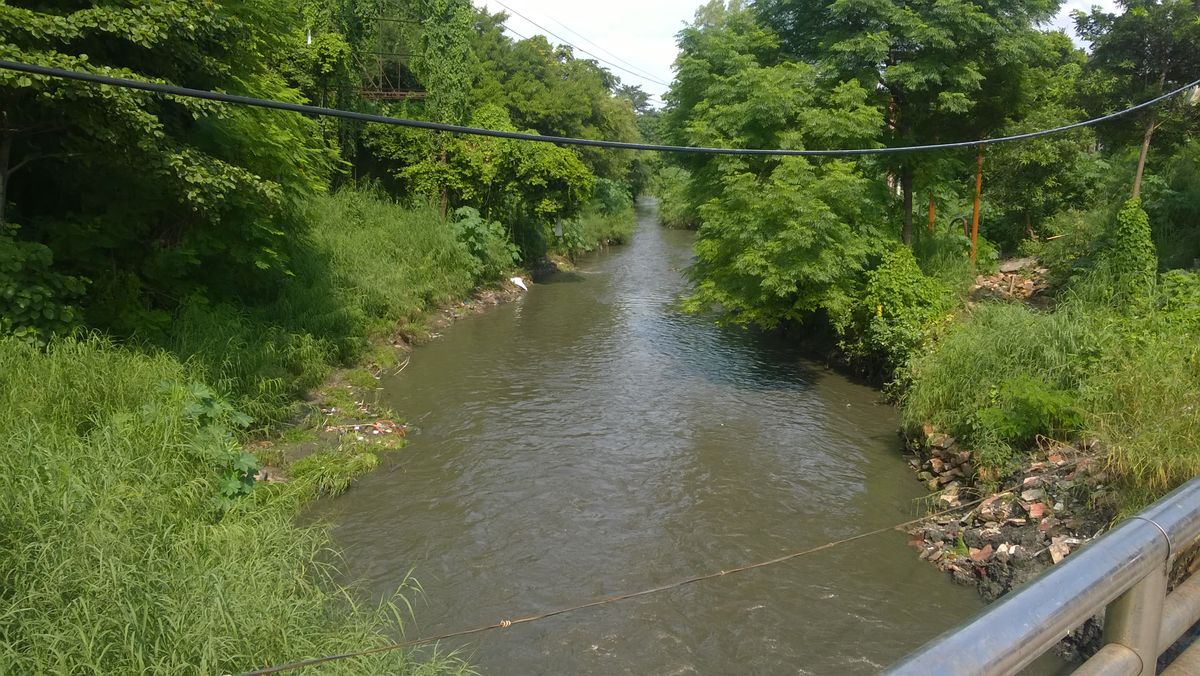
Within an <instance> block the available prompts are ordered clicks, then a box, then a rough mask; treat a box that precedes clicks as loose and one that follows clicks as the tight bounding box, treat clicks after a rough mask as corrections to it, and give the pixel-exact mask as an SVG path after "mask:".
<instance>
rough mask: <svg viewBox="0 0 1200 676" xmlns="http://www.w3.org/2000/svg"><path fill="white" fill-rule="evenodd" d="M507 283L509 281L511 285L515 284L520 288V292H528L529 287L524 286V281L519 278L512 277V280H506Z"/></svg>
mask: <svg viewBox="0 0 1200 676" xmlns="http://www.w3.org/2000/svg"><path fill="white" fill-rule="evenodd" d="M508 281H510V282H512V283H513V284H516V285H517V286H519V287H521V290H522V291H528V290H529V287H528V286H525V280H523V279H521V278H520V277H513V278H512V279H510V280H508Z"/></svg>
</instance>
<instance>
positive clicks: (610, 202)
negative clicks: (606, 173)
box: [592, 178, 633, 216]
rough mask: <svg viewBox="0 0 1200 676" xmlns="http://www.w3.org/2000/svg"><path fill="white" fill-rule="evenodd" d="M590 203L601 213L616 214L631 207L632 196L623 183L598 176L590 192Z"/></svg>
mask: <svg viewBox="0 0 1200 676" xmlns="http://www.w3.org/2000/svg"><path fill="white" fill-rule="evenodd" d="M592 203H593V204H594V205H595V207H596V210H597V211H599V212H600V213H601V214H603V215H605V216H616V215H618V214H622V213H625V212H626V211H628V210H629V209H631V208H633V196H632V194H631V193H630V191H629V186H628V185H626V184H625V183H622V182H621V181H613V180H610V179H607V178H598V179H596V188H595V190H594V191H593V192H592Z"/></svg>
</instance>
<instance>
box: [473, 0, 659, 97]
mask: <svg viewBox="0 0 1200 676" xmlns="http://www.w3.org/2000/svg"><path fill="white" fill-rule="evenodd" d="M497 3H499V0H497ZM546 18H547V19H550V20H551V21H553V22H554V23H556V24H558V25H559V26H562V27H563V30H565V31H567V32H568V33H571V34H573V35H575V36H576V37H578V38H579V39H580V40H583V41H584V42H586V43H588V44H589V45H591V46H592V47H595V48H596V49H597V50H599V51H601V52H603V53H604V54H606V55H608V56H610V57H612V59H613V60H614V61H617V62H619V63H623V64H625V65H626V66H629V67H630V68H631V69H633V70H635V71H637V72H639V73H641V74H642V75H644V76H646V77H647V78H653V77H654V76H653V75H652V74H650V73H648V72H646V70H645V69H643V68H641V67H639V66H638V65H636V64H632V63H629V62H628V61H626V60H625V59H622V58H621V57H620V56H618V55H616V54H613V53H612V52H610V51H608V50H607V49H605V48H604V47H602V46H601V45H598V44H596V42H595V41H594V40H590V39H588V37H587V36H586V35H584V34H583V33H580V32H579V31H577V30H575V29H573V28H571V27H570V26H568V25H567V24H565V23H563V22H561V21H559V20H558V19H555V18H554V17H552V16H550V15H549V14H547V15H546Z"/></svg>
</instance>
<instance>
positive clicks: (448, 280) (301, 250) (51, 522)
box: [0, 190, 631, 674]
mask: <svg viewBox="0 0 1200 676" xmlns="http://www.w3.org/2000/svg"><path fill="white" fill-rule="evenodd" d="M306 214H307V219H308V223H309V227H308V228H307V234H306V235H305V236H304V237H303V238H300V239H296V240H294V241H292V242H291V244H290V248H289V250H288V251H287V252H286V255H287V257H288V261H289V267H290V269H291V271H292V276H291V277H290V278H289V279H287V280H285V281H284V282H283V283H280V284H278V285H277V286H275V287H272V288H268V289H262V288H256V289H247V290H246V293H245V296H244V297H237V296H234V297H228V296H226V297H223V298H222V299H221V300H213V299H210V298H207V297H202V296H197V297H194V298H188V299H184V300H183V301H182V302H180V303H179V305H178V306H177V308H175V310H174V311H173V312H172V313H171V315H170V317H169V321H166V322H159V323H157V324H156V323H154V322H149V321H148V322H146V323H145V324H144V328H143V329H141V330H138V331H135V332H134V333H133V335H131V336H130V337H129V338H128V339H127V340H125V341H122V342H117V341H115V340H114V339H111V338H102V337H96V336H91V335H90V334H82V333H81V334H79V336H80V337H76V338H58V339H55V340H52V341H51V342H50V343H49V344H48V345H38V344H36V343H35V342H34V341H28V340H20V339H18V338H15V337H9V338H3V337H0V373H3V374H4V377H3V378H0V672H2V673H39V672H45V671H52V672H58V673H132V672H145V673H196V674H210V673H226V672H235V673H236V672H239V671H243V670H245V669H248V668H251V667H254V666H261V665H267V664H273V663H281V662H287V661H290V660H295V659H299V658H302V657H307V656H313V655H321V654H330V653H339V652H343V651H349V650H355V649H363V648H369V647H371V646H375V645H380V644H382V643H385V642H388V641H390V640H394V639H395V638H396V637H397V636H398V635H399V634H400V633H401V631H402V629H403V620H404V618H405V617H406V614H405V612H403V610H404V609H405V608H406V607H407V606H406V604H405V602H404V599H403V596H401V595H400V594H402V593H403V592H405V590H397V593H398V595H397V596H396V597H395V598H393V599H392V600H390V601H388V602H386V603H384V604H383V605H382V606H380V607H366V606H363V605H362V603H361V598H362V597H361V596H360V595H356V594H355V592H354V590H352V589H347V588H345V587H342V586H340V585H339V584H337V583H336V582H335V581H334V578H335V570H334V569H333V568H332V567H331V566H329V565H328V564H326V563H322V562H326V561H330V560H333V559H334V558H335V556H331V555H330V551H329V539H328V536H327V534H326V533H325V532H324V531H323V530H321V529H319V528H299V527H297V526H295V525H293V523H292V517H293V516H294V514H295V513H296V511H297V510H298V509H299V508H300V506H301V505H302V504H303V503H304V502H305V501H306V500H309V499H312V498H313V497H315V496H317V495H326V494H336V493H338V492H340V491H342V490H345V488H346V487H347V486H348V485H349V483H350V481H351V480H352V478H353V477H354V476H357V475H358V474H361V473H363V472H366V471H370V470H371V469H372V468H373V467H374V466H375V465H376V464H377V462H378V461H377V458H376V454H375V452H376V451H377V450H379V448H376V447H378V446H382V447H383V448H388V447H395V446H398V445H400V444H402V442H403V439H402V434H401V435H399V436H388V437H384V436H381V437H379V439H382V440H383V441H385V442H388V443H375V442H377V441H378V440H376V439H375V438H372V439H371V440H369V442H368V443H365V444H364V443H363V442H356V441H354V439H353V437H354V436H355V435H349V439H348V440H346V439H342V438H339V437H338V436H337V435H333V437H332V438H326V439H322V440H320V443H319V444H318V445H319V448H317V450H316V452H314V453H312V454H311V455H308V456H307V457H305V458H304V459H302V460H300V461H298V462H295V463H293V464H290V465H289V466H286V467H285V468H284V471H285V472H286V474H287V475H288V476H289V477H290V479H289V480H288V481H286V482H284V483H262V482H255V481H254V479H253V477H254V476H255V474H256V472H257V471H258V469H259V466H260V465H261V464H263V463H264V462H265V461H268V460H269V461H270V462H272V463H278V462H280V461H281V460H282V459H283V456H282V455H281V454H279V453H278V452H277V449H278V445H279V443H280V442H288V441H289V440H291V441H302V442H304V443H309V444H311V443H312V442H314V441H317V438H316V432H317V430H315V429H295V430H288V429H287V428H286V426H287V424H288V423H289V421H294V420H296V419H297V416H298V412H299V411H300V410H301V407H300V402H301V399H302V398H304V397H305V396H307V395H309V394H310V393H312V392H313V391H314V389H316V388H319V390H320V395H319V396H320V403H321V405H322V406H328V407H329V408H337V409H339V410H340V411H345V414H349V415H351V416H358V415H359V414H361V413H362V411H363V410H366V409H367V408H368V407H364V406H363V405H361V404H359V403H358V402H356V401H355V396H354V394H355V392H356V391H361V389H362V388H363V387H364V386H371V387H373V386H374V381H373V379H372V377H371V375H370V373H369V372H367V371H365V370H363V369H355V370H352V371H344V370H343V371H342V372H341V374H340V375H338V376H337V377H336V378H335V382H330V379H331V376H334V375H335V374H337V373H338V372H339V369H341V368H342V367H347V366H353V365H355V364H358V363H363V362H367V363H371V362H374V363H380V364H382V365H387V363H389V362H391V363H394V362H395V359H396V355H395V350H394V348H392V347H391V346H390V344H389V343H388V339H390V338H391V337H393V336H394V335H395V334H396V333H397V332H398V331H402V330H405V329H406V327H407V328H408V329H411V328H412V327H414V326H419V325H420V323H421V322H422V321H423V319H424V317H425V316H426V315H427V313H429V312H431V311H432V310H435V309H436V308H438V307H439V306H440V305H443V304H447V303H450V302H452V301H457V300H460V299H462V298H464V297H465V296H466V295H467V294H469V293H470V291H471V290H472V289H473V288H475V287H476V286H478V285H481V284H486V283H488V282H489V281H491V280H492V279H494V278H496V277H498V276H500V275H501V274H504V273H507V272H508V270H510V269H511V266H512V264H513V261H512V259H511V258H508V259H506V260H505V259H503V257H504V256H505V255H507V254H506V253H505V252H508V251H510V249H509V248H506V246H505V243H504V242H503V241H490V240H488V239H487V238H488V237H492V238H496V237H500V238H501V240H502V239H503V235H502V231H501V232H497V231H494V229H493V230H491V231H489V232H485V233H483V239H480V238H479V236H480V232H479V230H478V228H477V227H476V226H478V223H476V224H475V225H471V224H470V223H468V224H466V225H464V223H463V221H462V220H459V221H453V220H446V219H443V218H442V217H441V216H440V214H439V213H438V212H437V211H436V210H434V209H431V208H416V209H410V208H404V207H402V206H400V205H397V204H395V203H393V202H392V201H390V200H388V199H386V198H384V197H382V196H380V195H378V194H375V193H372V192H369V191H361V190H343V191H341V192H338V193H335V194H332V195H325V196H319V197H314V198H312V200H311V201H310V202H309V203H308V205H307V207H306ZM630 222H631V219H630ZM581 223H582V224H583V231H582V232H583V233H584V234H585V235H586V237H587V238H592V237H594V238H595V239H581V240H580V241H581V242H587V243H589V244H591V245H594V243H595V242H598V241H601V239H611V238H615V237H616V236H617V235H616V234H614V233H616V232H617V231H618V230H619V228H620V224H619V223H618V222H617V220H616V219H615V218H609V217H603V218H598V219H596V220H594V221H588V220H586V219H585V220H584V221H581ZM487 226H488V224H484V227H485V228H486V227H487ZM472 228H475V229H472ZM495 252H500V253H499V254H497V253H495ZM497 255H498V256H500V257H501V260H496V259H495V258H494V256H497ZM505 265H507V266H508V267H507V268H506V267H505ZM320 417H321V418H322V419H324V418H325V416H320ZM281 430H282V431H283V435H282V440H280V439H279V432H280V431H281ZM401 432H402V430H401ZM266 439H273V440H275V442H270V441H264V440H266ZM251 442H253V443H251ZM372 444H373V445H374V447H371V448H368V447H366V446H372ZM268 447H270V449H271V450H265V449H267V448H268ZM252 450H254V451H257V452H258V455H257V456H256V455H255V453H254V452H250V451H252ZM309 450H312V449H311V448H310V449H309ZM408 591H411V590H408ZM465 669H466V668H465V665H464V664H463V663H462V662H460V661H458V660H456V659H453V658H442V657H438V656H434V657H433V658H432V659H424V661H422V662H421V663H413V662H410V661H409V660H408V658H407V657H406V656H405V655H404V654H403V653H388V654H385V655H379V656H376V657H372V658H369V659H363V660H350V661H347V662H344V663H338V664H336V665H334V666H332V667H329V670H330V671H332V672H335V673H388V674H391V673H456V672H462V671H464V670H465Z"/></svg>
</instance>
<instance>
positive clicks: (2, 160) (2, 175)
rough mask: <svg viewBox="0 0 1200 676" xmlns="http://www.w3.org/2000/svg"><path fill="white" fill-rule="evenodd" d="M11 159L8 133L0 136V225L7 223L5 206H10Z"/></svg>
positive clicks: (10, 143) (10, 140)
mask: <svg viewBox="0 0 1200 676" xmlns="http://www.w3.org/2000/svg"><path fill="white" fill-rule="evenodd" d="M11 161H12V136H10V135H9V134H7V133H6V134H4V135H3V136H0V226H3V225H4V224H5V223H7V221H6V220H5V214H6V211H7V210H6V209H5V207H7V206H8V174H9V169H8V167H9V164H10V162H11Z"/></svg>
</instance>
